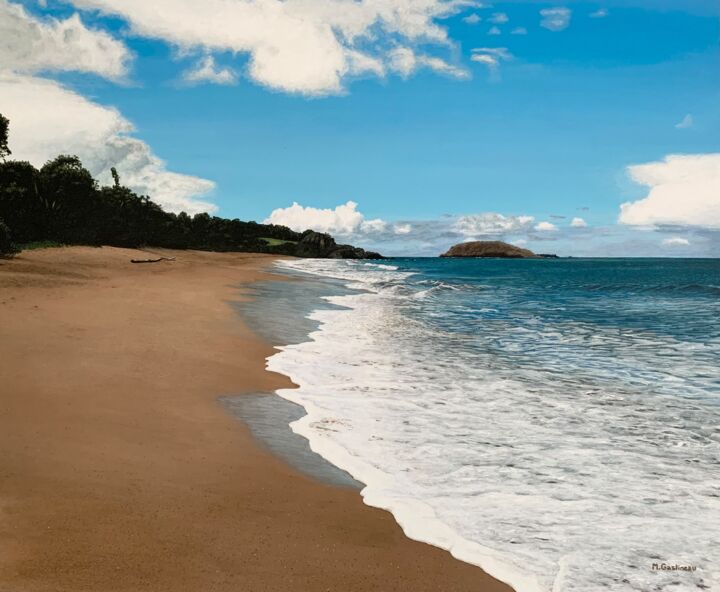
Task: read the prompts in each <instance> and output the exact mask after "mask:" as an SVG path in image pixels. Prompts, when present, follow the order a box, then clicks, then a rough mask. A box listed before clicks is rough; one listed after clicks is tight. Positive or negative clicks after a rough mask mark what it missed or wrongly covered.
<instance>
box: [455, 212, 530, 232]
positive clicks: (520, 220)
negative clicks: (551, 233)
mask: <svg viewBox="0 0 720 592" xmlns="http://www.w3.org/2000/svg"><path fill="white" fill-rule="evenodd" d="M533 220H534V218H533V217H532V216H503V215H502V214H497V213H495V212H488V213H484V214H472V215H468V216H461V217H459V218H458V219H457V221H456V222H455V225H454V229H455V230H456V231H457V232H459V233H460V234H463V235H465V236H470V237H473V236H483V235H485V236H487V235H500V234H508V233H512V232H520V231H523V230H527V229H528V228H529V227H530V225H531V224H532V222H533Z"/></svg>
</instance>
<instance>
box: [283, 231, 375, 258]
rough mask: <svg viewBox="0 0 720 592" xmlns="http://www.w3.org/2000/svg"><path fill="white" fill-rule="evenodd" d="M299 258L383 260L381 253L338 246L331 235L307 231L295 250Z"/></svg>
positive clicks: (348, 246) (350, 246)
mask: <svg viewBox="0 0 720 592" xmlns="http://www.w3.org/2000/svg"><path fill="white" fill-rule="evenodd" d="M294 251H295V252H294V253H293V254H294V255H295V256H297V257H316V258H323V259H325V258H327V259H383V258H384V257H383V256H382V255H381V254H380V253H375V252H373V251H366V250H365V249H361V248H360V247H353V246H352V245H338V244H337V243H336V242H335V239H334V238H333V237H332V236H330V235H329V234H325V233H323V232H315V231H314V230H306V231H305V232H303V233H302V236H301V238H300V241H299V242H298V243H297V245H296V246H295V249H294Z"/></svg>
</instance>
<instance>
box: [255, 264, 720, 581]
mask: <svg viewBox="0 0 720 592" xmlns="http://www.w3.org/2000/svg"><path fill="white" fill-rule="evenodd" d="M277 265H278V266H279V268H280V269H279V270H278V271H281V272H283V273H287V274H290V275H292V276H294V277H295V279H301V278H310V277H311V278H313V281H311V282H303V281H291V282H282V284H284V285H283V286H279V285H278V284H279V283H276V288H275V290H276V293H275V296H277V295H278V294H280V293H282V294H285V301H278V300H275V306H276V309H275V312H274V313H273V314H272V315H268V314H267V309H265V310H266V314H265V318H264V324H265V327H266V330H270V331H271V332H273V331H274V334H273V335H270V336H269V337H270V338H272V339H274V340H275V342H276V343H278V344H283V343H284V344H289V345H282V346H281V347H279V349H278V353H277V354H275V355H274V356H272V357H271V358H269V360H268V367H269V369H271V370H274V371H277V372H281V373H283V374H286V375H288V376H289V377H291V378H292V380H293V381H294V382H295V383H296V384H298V385H299V386H300V388H298V389H294V390H281V391H279V395H280V396H282V397H284V398H286V399H288V400H290V401H293V402H295V403H297V404H299V405H301V406H302V407H304V408H305V410H306V413H307V415H305V416H304V417H302V418H301V419H298V420H296V421H294V422H293V423H292V425H291V427H292V429H293V430H294V431H295V432H297V433H298V434H301V435H303V436H305V437H306V438H307V439H308V440H309V442H310V446H311V448H312V449H313V450H314V451H315V452H317V453H318V454H320V455H321V456H323V457H325V458H326V459H327V460H329V461H330V462H331V463H333V464H335V465H337V466H338V467H340V468H342V469H344V470H345V471H347V472H348V473H350V474H351V475H352V476H353V477H354V478H355V479H357V480H358V481H360V482H362V483H364V484H365V486H364V488H363V490H362V495H363V497H364V500H365V502H366V503H367V504H369V505H372V506H377V507H380V508H385V509H387V510H389V511H391V512H392V513H393V515H394V516H395V518H396V520H397V521H398V522H399V523H400V525H401V526H402V527H403V529H404V530H405V532H406V534H407V535H408V536H409V537H411V538H414V539H418V540H421V541H426V542H428V543H431V544H433V545H437V546H439V547H443V548H445V549H448V550H450V552H451V553H452V554H453V555H455V556H456V557H458V558H459V559H462V560H465V561H468V562H471V563H474V564H477V565H480V566H481V567H483V568H484V569H485V570H486V571H488V572H489V573H490V574H492V575H494V576H496V577H498V578H500V579H502V580H504V581H506V582H508V583H509V584H511V585H512V586H513V587H515V589H516V590H517V591H518V592H536V591H544V592H550V591H553V592H561V591H573V592H585V591H603V590H624V591H630V590H637V591H643V592H649V591H680V590H720V542H719V539H720V260H671V259H557V260H552V259H547V260H495V259H482V260H475V259H473V260H469V259H463V260H456V259H455V260H454V259H393V260H388V261H385V262H382V263H369V262H359V261H331V260H293V261H282V262H279V263H277ZM267 289H268V290H272V289H271V288H267ZM260 300H262V298H261V299H260ZM268 300H269V299H268ZM283 302H284V304H283ZM278 303H279V304H278ZM261 305H262V302H261V303H260V306H261ZM269 316H272V320H273V322H274V324H273V323H269V322H268V317H269ZM268 327H269V329H268ZM653 565H655V569H654V568H653ZM663 565H665V566H667V567H673V566H680V567H686V568H687V569H688V570H689V571H685V570H683V569H671V570H663V569H662V566H663ZM693 568H694V570H693Z"/></svg>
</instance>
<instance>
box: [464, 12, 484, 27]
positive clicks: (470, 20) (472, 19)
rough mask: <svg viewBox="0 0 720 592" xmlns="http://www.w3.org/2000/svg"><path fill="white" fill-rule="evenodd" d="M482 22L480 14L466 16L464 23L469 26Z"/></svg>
mask: <svg viewBox="0 0 720 592" xmlns="http://www.w3.org/2000/svg"><path fill="white" fill-rule="evenodd" d="M481 20H482V17H481V16H480V15H478V14H475V13H473V14H469V15H468V16H466V17H465V18H464V19H463V21H464V22H466V23H467V24H468V25H477V24H478V23H479V22H480V21H481Z"/></svg>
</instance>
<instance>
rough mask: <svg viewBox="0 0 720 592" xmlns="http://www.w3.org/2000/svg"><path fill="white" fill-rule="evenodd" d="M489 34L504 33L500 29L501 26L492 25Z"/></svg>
mask: <svg viewBox="0 0 720 592" xmlns="http://www.w3.org/2000/svg"><path fill="white" fill-rule="evenodd" d="M487 34H488V35H502V31H501V30H500V27H490V29H489V30H488V32H487Z"/></svg>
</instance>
